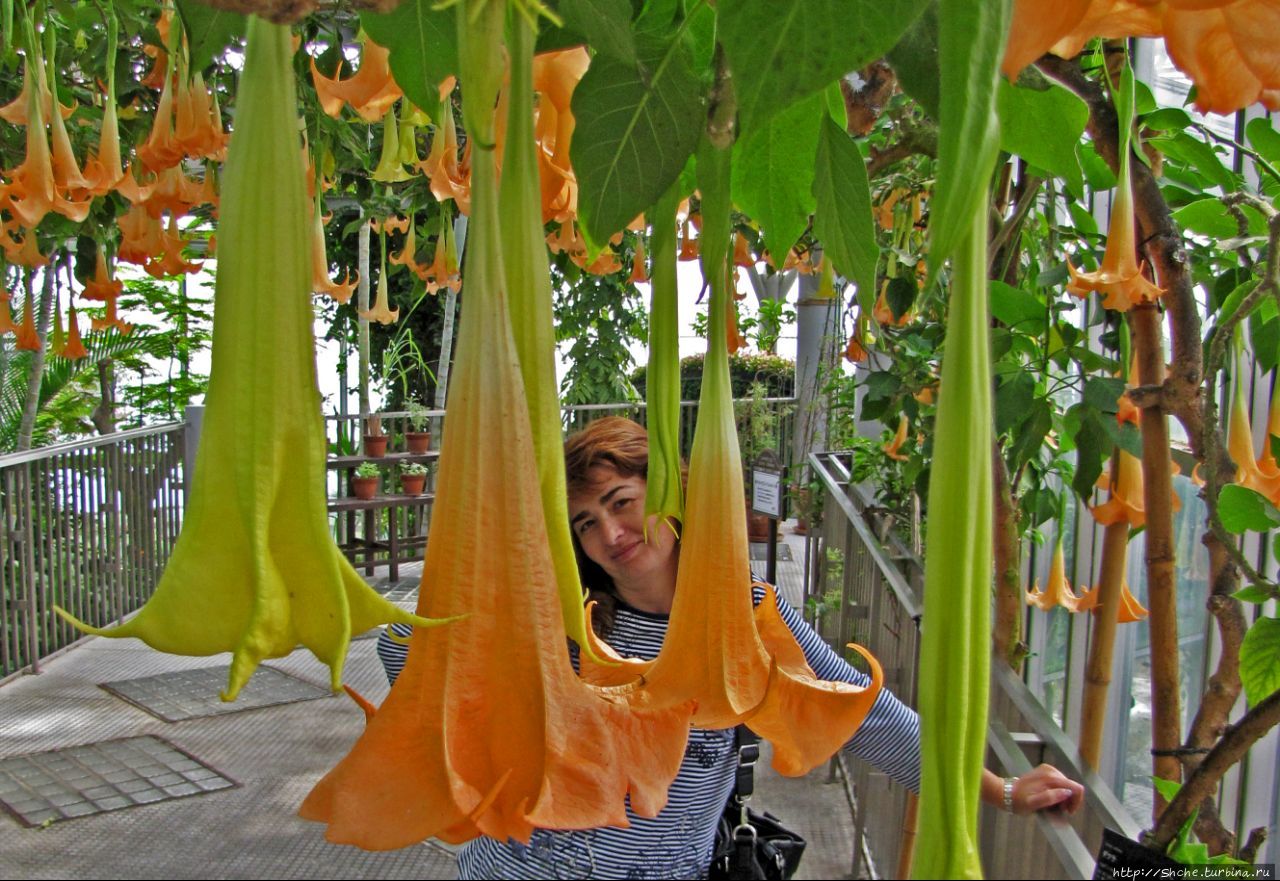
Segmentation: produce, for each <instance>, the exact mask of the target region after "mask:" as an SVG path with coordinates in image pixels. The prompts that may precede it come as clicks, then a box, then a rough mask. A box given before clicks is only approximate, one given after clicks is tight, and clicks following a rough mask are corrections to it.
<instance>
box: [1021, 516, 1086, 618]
mask: <svg viewBox="0 0 1280 881" xmlns="http://www.w3.org/2000/svg"><path fill="white" fill-rule="evenodd" d="M1026 599H1027V605H1028V606H1035V607H1036V608H1037V609H1040V610H1041V611H1043V612H1048V611H1051V610H1052V609H1053V608H1054V607H1055V606H1062V608H1064V609H1066V610H1067V611H1068V612H1074V611H1076V610H1077V609H1078V608H1079V604H1080V597H1078V596H1076V593H1075V591H1073V590H1072V589H1071V583H1070V582H1069V581H1067V562H1066V557H1065V555H1064V554H1063V550H1062V534H1061V530H1059V534H1058V539H1057V541H1056V542H1054V545H1053V558H1052V560H1051V561H1050V563H1049V580H1048V581H1047V582H1046V587H1045V589H1044V590H1043V591H1041V590H1040V582H1039V581H1036V583H1035V586H1034V587H1032V589H1031V590H1029V591H1027V594H1026Z"/></svg>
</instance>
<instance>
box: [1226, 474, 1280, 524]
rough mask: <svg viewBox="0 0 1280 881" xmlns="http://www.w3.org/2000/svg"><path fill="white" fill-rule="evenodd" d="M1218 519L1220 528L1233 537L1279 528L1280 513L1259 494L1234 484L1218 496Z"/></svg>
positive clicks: (1229, 485)
mask: <svg viewBox="0 0 1280 881" xmlns="http://www.w3.org/2000/svg"><path fill="white" fill-rule="evenodd" d="M1218 517H1219V519H1221V520H1222V526H1223V528H1225V529H1226V530H1227V532H1230V533H1232V534H1234V535H1239V534H1241V533H1243V532H1249V531H1253V532H1267V531H1268V530H1271V529H1274V528H1275V527H1277V526H1280V511H1277V510H1276V507H1275V505H1273V504H1271V502H1270V501H1269V500H1268V499H1267V497H1266V496H1264V495H1262V494H1261V493H1258V492H1255V491H1253V490H1251V489H1248V488H1247V487H1243V486H1238V485H1236V484H1234V483H1232V484H1228V485H1227V486H1224V487H1223V488H1222V492H1220V493H1219V494H1218Z"/></svg>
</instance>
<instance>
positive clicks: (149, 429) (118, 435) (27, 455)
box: [0, 422, 186, 468]
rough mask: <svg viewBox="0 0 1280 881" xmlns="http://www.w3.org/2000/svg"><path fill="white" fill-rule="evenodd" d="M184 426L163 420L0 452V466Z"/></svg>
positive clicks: (18, 463) (89, 448)
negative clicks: (77, 438) (161, 421)
mask: <svg viewBox="0 0 1280 881" xmlns="http://www.w3.org/2000/svg"><path fill="white" fill-rule="evenodd" d="M185 427H186V423H184V422H164V423H161V424H159V425H146V426H143V427H142V428H130V429H127V430H125V431H116V432H112V433H111V434H103V435H99V436H98V437H89V438H83V439H80V440H73V441H65V442H63V443H60V444H49V445H48V446H43V447H36V448H35V449H33V450H23V451H21V452H18V453H4V454H0V468H7V467H9V466H10V465H21V464H22V463H24V462H35V461H38V460H40V459H48V458H50V457H51V456H57V455H59V454H61V453H71V452H76V451H78V450H91V449H94V448H96V447H105V446H111V445H113V444H118V443H121V442H123V441H130V440H136V439H138V438H143V437H150V436H151V435H155V434H164V433H165V432H169V431H176V430H178V429H182V428H185Z"/></svg>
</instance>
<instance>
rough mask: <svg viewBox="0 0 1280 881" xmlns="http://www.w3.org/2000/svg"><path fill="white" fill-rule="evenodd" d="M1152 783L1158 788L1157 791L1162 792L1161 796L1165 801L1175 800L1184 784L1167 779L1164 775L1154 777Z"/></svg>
mask: <svg viewBox="0 0 1280 881" xmlns="http://www.w3.org/2000/svg"><path fill="white" fill-rule="evenodd" d="M1151 783H1152V785H1153V786H1155V788H1156V792H1158V793H1160V797H1161V798H1162V799H1164V800H1165V801H1167V802H1169V801H1173V800H1174V798H1176V797H1177V795H1178V790H1180V789H1182V784H1181V783H1179V782H1177V781H1176V780H1165V779H1164V778H1163V777H1152V778H1151Z"/></svg>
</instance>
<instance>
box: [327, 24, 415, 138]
mask: <svg viewBox="0 0 1280 881" xmlns="http://www.w3.org/2000/svg"><path fill="white" fill-rule="evenodd" d="M363 42H364V49H363V51H362V52H361V54H360V67H359V69H357V70H356V72H355V75H354V76H352V77H350V78H348V79H345V80H344V79H342V78H341V76H342V66H343V64H345V63H346V61H345V59H343V60H340V61H339V62H338V70H337V71H336V72H335V74H334V76H333V78H332V79H330V78H329V77H326V76H325V75H324V74H322V73H320V71H319V70H317V69H316V60H315V59H314V58H312V59H311V81H312V83H313V84H314V85H315V89H316V97H318V98H319V99H320V108H321V109H322V110H324V112H325V113H327V114H328V115H329V116H332V117H333V118H334V119H337V118H338V117H339V116H341V114H342V107H343V105H344V104H350V105H351V109H352V110H354V111H355V112H356V113H357V114H359V116H360V118H361V119H363V120H364V121H365V122H369V123H373V122H377V121H378V120H379V119H381V118H382V116H383V114H385V113H386V112H387V111H388V110H389V109H391V106H392V105H393V104H395V103H396V101H398V100H399V99H400V98H401V97H402V96H403V95H404V93H403V92H402V91H400V87H399V86H397V85H396V81H395V79H394V78H393V77H392V76H391V66H390V63H389V60H390V58H391V53H390V52H388V51H387V50H386V49H383V48H382V47H381V46H379V45H378V44H377V43H375V42H373V40H371V39H369V37H368V36H367V35H365V36H364V38H363Z"/></svg>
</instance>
